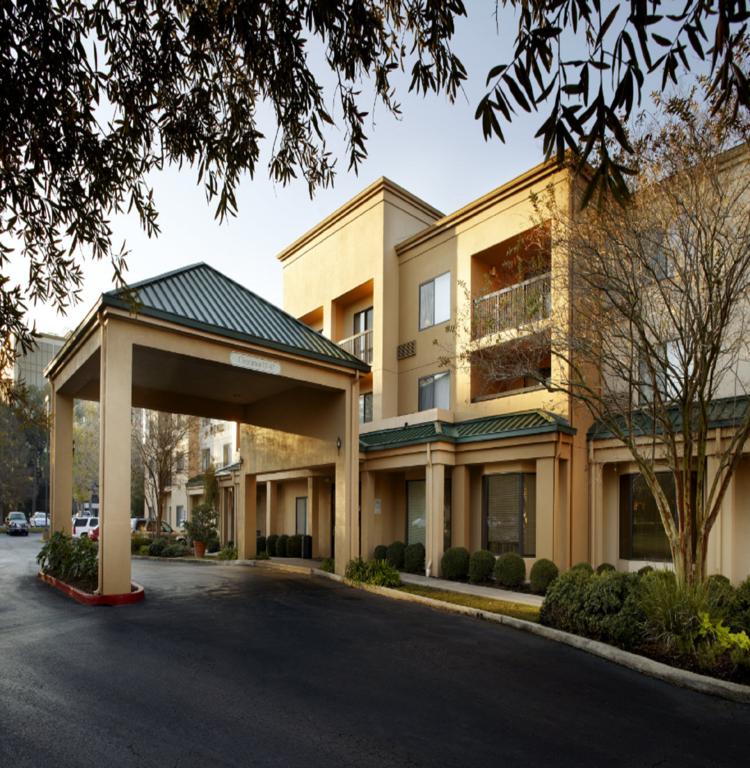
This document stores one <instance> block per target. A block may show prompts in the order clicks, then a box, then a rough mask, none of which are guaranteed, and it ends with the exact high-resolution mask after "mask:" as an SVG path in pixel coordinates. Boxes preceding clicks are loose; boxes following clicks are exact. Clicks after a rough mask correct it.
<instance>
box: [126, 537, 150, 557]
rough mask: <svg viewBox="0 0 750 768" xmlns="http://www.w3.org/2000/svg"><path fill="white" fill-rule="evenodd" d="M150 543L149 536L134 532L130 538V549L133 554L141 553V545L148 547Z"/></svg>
mask: <svg viewBox="0 0 750 768" xmlns="http://www.w3.org/2000/svg"><path fill="white" fill-rule="evenodd" d="M150 545H151V538H150V537H149V536H141V534H139V533H134V534H133V535H132V537H131V538H130V551H131V552H132V554H134V555H139V554H141V549H142V548H143V547H146V549H148V547H149V546H150Z"/></svg>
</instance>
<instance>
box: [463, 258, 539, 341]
mask: <svg viewBox="0 0 750 768" xmlns="http://www.w3.org/2000/svg"><path fill="white" fill-rule="evenodd" d="M551 307H552V302H551V299H550V273H549V272H546V273H545V274H543V275H539V276H538V277H532V278H531V279H530V280H524V281H523V282H522V283H515V284H513V285H509V286H508V287H507V288H501V289H500V290H499V291H495V292H494V293H488V294H487V295H486V296H480V297H479V298H476V299H474V311H473V317H472V328H471V337H472V339H481V338H482V337H483V336H488V335H490V334H493V333H502V332H503V331H510V330H513V329H520V328H522V327H523V326H525V325H528V324H529V323H535V322H538V321H540V320H544V319H545V318H547V317H549V316H550V310H551Z"/></svg>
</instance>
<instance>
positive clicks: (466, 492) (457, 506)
mask: <svg viewBox="0 0 750 768" xmlns="http://www.w3.org/2000/svg"><path fill="white" fill-rule="evenodd" d="M451 478H452V479H451V492H452V494H453V499H452V504H451V546H453V547H466V549H470V546H469V544H470V541H471V496H470V490H471V484H470V482H469V480H470V478H469V468H468V467H467V466H464V465H456V466H455V467H453V474H452V475H451Z"/></svg>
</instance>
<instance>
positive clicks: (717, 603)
mask: <svg viewBox="0 0 750 768" xmlns="http://www.w3.org/2000/svg"><path fill="white" fill-rule="evenodd" d="M706 590H707V592H708V599H709V602H710V604H711V607H712V609H713V610H712V613H713V615H715V616H716V617H717V618H721V619H724V621H727V620H730V621H731V619H732V618H733V617H734V615H735V612H736V607H735V606H736V604H737V600H738V597H737V591H736V590H735V588H734V587H733V586H732V582H731V581H729V579H728V578H727V577H726V576H722V575H721V574H719V573H715V574H713V576H709V577H708V578H707V579H706Z"/></svg>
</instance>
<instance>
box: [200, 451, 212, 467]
mask: <svg viewBox="0 0 750 768" xmlns="http://www.w3.org/2000/svg"><path fill="white" fill-rule="evenodd" d="M210 466H211V449H210V448H204V449H203V450H202V451H201V470H202V471H203V472H205V471H206V470H207V469H208V468H209V467H210Z"/></svg>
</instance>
